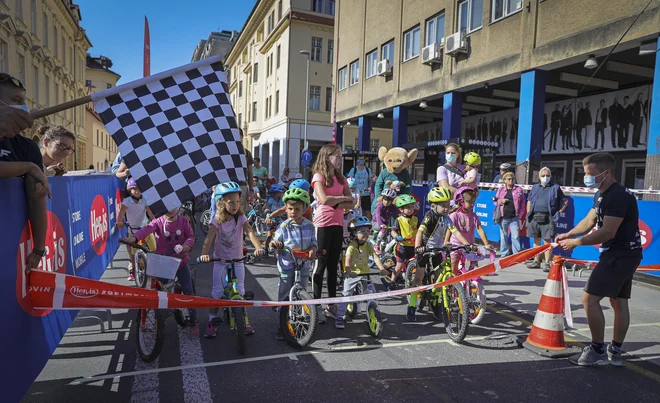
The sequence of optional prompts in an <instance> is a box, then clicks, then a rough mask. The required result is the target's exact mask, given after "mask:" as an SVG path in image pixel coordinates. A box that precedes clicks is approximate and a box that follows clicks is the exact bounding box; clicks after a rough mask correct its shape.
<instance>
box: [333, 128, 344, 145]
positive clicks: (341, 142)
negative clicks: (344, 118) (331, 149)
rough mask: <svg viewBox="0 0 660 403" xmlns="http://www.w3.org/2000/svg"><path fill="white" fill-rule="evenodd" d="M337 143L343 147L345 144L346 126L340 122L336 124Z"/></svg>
mask: <svg viewBox="0 0 660 403" xmlns="http://www.w3.org/2000/svg"><path fill="white" fill-rule="evenodd" d="M335 144H337V145H338V146H340V147H342V148H343V146H344V128H343V127H342V125H340V124H339V122H337V123H336V124H335Z"/></svg>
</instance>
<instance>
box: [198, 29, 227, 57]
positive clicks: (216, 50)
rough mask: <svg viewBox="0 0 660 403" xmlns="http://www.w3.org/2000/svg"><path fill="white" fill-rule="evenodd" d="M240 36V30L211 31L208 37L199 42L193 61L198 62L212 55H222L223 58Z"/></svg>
mask: <svg viewBox="0 0 660 403" xmlns="http://www.w3.org/2000/svg"><path fill="white" fill-rule="evenodd" d="M237 38H238V31H225V30H223V31H220V32H211V33H210V34H209V37H208V39H202V40H200V41H199V43H198V44H197V47H196V48H195V51H194V52H193V56H192V60H191V61H192V62H196V61H198V60H201V59H206V58H207V57H211V56H218V55H220V57H222V58H223V59H224V58H225V56H227V54H228V53H229V51H230V50H231V48H232V46H234V42H236V39H237Z"/></svg>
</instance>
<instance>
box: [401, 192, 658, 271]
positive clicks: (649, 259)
mask: <svg viewBox="0 0 660 403" xmlns="http://www.w3.org/2000/svg"><path fill="white" fill-rule="evenodd" d="M430 188H431V187H430V186H429V185H413V188H412V193H413V195H415V196H416V197H417V198H418V200H419V201H420V207H421V208H420V212H419V214H418V215H419V217H420V219H421V218H422V217H423V215H424V214H425V213H426V212H427V211H428V210H429V208H430V204H429V203H428V201H427V200H426V195H427V193H428V191H429V189H430ZM493 197H495V191H494V190H481V191H480V192H479V197H478V198H477V203H476V204H475V208H474V212H475V213H477V215H478V216H479V218H480V221H481V226H482V227H483V228H484V231H485V232H486V236H487V237H488V240H489V241H491V242H499V240H500V227H499V226H498V225H496V224H495V223H493V212H494V211H495V204H494V203H493V200H492V199H493ZM568 200H569V201H568V206H567V208H566V210H565V211H564V212H563V213H562V214H560V217H559V222H558V223H557V233H559V234H561V233H564V232H568V231H570V230H571V229H573V228H574V227H575V225H577V223H579V222H580V221H581V220H582V219H583V218H584V217H586V215H587V214H588V213H589V210H590V209H591V207H592V206H593V195H580V196H570V197H568ZM637 206H638V208H639V230H640V233H641V235H642V248H643V249H644V259H643V260H642V265H646V264H657V263H659V262H660V215H658V214H657V213H656V212H654V209H658V208H660V202H657V201H647V200H638V201H637ZM522 234H524V231H523V233H522ZM477 238H478V235H477ZM521 242H522V245H523V248H528V247H530V246H532V244H533V242H532V241H531V240H530V239H529V238H527V237H524V236H523V237H521ZM651 245H653V247H651ZM554 253H556V254H560V255H562V256H566V257H571V258H574V259H582V260H598V247H597V246H582V247H579V248H576V249H574V250H573V251H572V252H565V251H563V250H561V249H559V248H555V250H554Z"/></svg>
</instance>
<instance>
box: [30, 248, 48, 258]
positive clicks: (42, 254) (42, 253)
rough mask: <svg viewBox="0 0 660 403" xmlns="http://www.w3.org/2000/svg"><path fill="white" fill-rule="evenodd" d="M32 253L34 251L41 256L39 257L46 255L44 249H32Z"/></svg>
mask: <svg viewBox="0 0 660 403" xmlns="http://www.w3.org/2000/svg"><path fill="white" fill-rule="evenodd" d="M32 253H34V254H35V255H37V256H41V257H44V256H46V251H45V250H39V249H32Z"/></svg>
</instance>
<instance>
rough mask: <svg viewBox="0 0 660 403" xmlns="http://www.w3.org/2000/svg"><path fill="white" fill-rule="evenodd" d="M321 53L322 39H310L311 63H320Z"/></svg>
mask: <svg viewBox="0 0 660 403" xmlns="http://www.w3.org/2000/svg"><path fill="white" fill-rule="evenodd" d="M322 51H323V39H321V38H314V37H312V61H313V62H320V61H321V52H322Z"/></svg>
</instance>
